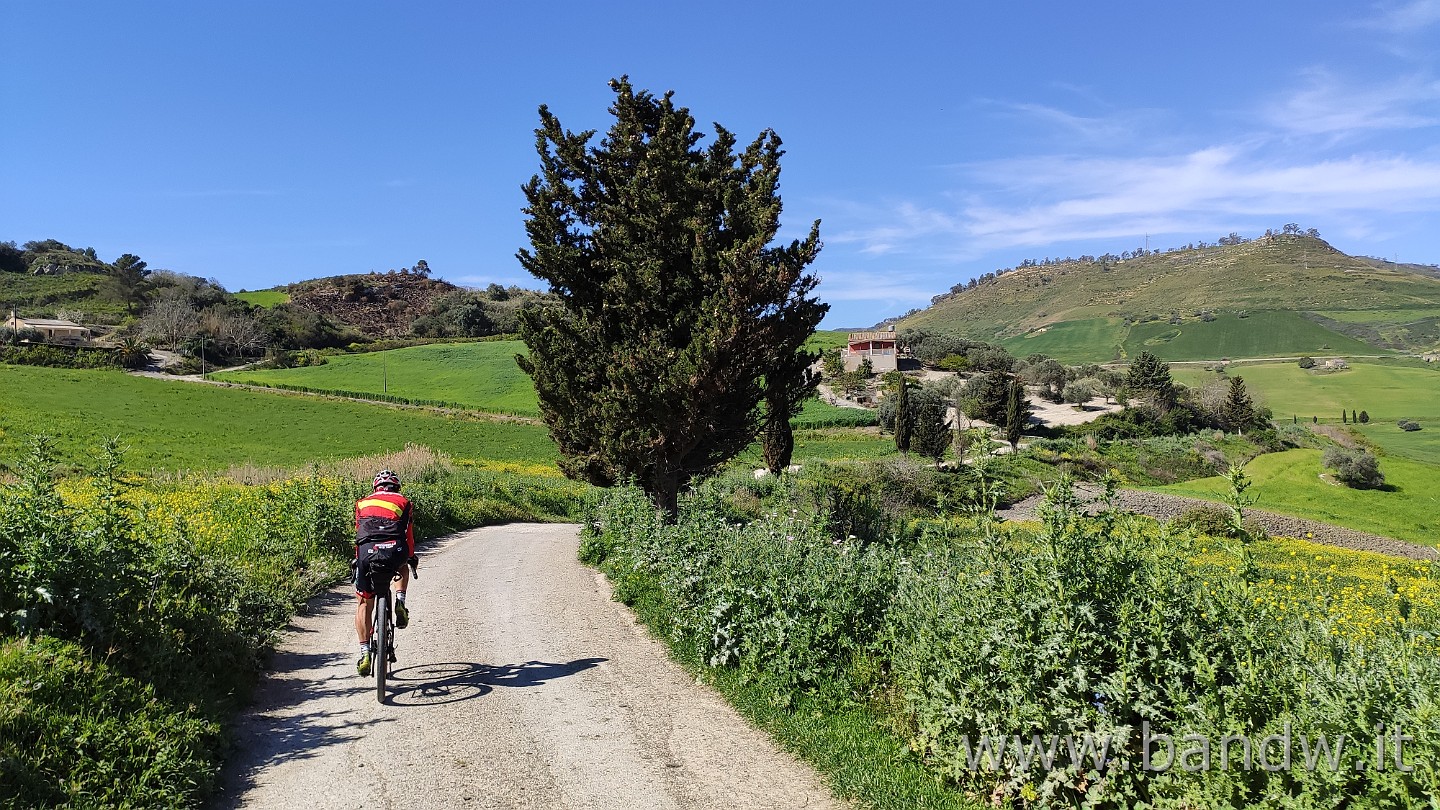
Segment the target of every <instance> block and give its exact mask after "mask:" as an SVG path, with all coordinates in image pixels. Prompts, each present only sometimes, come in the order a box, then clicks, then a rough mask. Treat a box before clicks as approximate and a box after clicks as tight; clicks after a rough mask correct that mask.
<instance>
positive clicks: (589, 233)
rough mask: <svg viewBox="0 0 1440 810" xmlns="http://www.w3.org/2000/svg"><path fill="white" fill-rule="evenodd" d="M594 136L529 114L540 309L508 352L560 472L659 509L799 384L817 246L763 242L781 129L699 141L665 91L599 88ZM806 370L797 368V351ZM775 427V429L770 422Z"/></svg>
mask: <svg viewBox="0 0 1440 810" xmlns="http://www.w3.org/2000/svg"><path fill="white" fill-rule="evenodd" d="M611 88H612V89H613V90H614V91H615V101H614V104H613V105H612V106H611V107H610V113H611V115H613V116H614V118H615V120H614V122H613V124H612V125H611V127H610V129H609V131H608V132H607V133H606V135H605V137H604V138H603V139H602V140H601V141H600V143H599V144H598V145H596V144H593V143H592V142H591V141H592V138H593V136H594V135H595V133H594V131H586V132H580V133H572V132H570V131H568V130H565V129H563V128H562V127H561V125H560V122H559V120H558V119H557V118H556V117H555V116H554V115H553V114H552V113H551V112H550V110H549V109H548V108H546V107H543V106H542V107H541V108H540V121H541V125H540V127H539V129H537V130H536V150H537V151H538V152H539V155H540V161H541V172H540V174H539V175H537V176H535V177H534V178H532V179H531V180H530V182H529V183H528V184H527V185H526V186H525V189H524V190H525V197H526V200H527V205H526V207H525V214H526V216H527V219H526V222H525V229H526V231H527V233H528V235H529V237H530V243H531V247H532V249H531V250H521V251H520V252H519V254H518V257H519V259H520V263H521V264H522V265H523V266H524V267H525V269H527V270H529V271H530V272H531V273H532V274H534V275H535V276H536V277H538V278H540V279H543V280H545V281H546V282H548V283H549V285H550V292H551V294H552V296H553V298H554V303H553V304H550V305H546V306H542V307H538V308H535V309H531V310H528V311H526V312H524V313H522V315H521V319H520V336H521V338H522V339H523V340H524V341H525V343H526V345H527V346H528V347H529V350H530V351H529V354H528V356H526V357H521V358H517V359H518V360H519V363H520V366H521V368H523V369H524V370H525V372H526V373H528V374H529V375H530V376H531V377H532V378H533V379H534V381H535V389H536V392H537V394H538V395H539V400H540V411H541V415H542V417H543V418H544V420H545V423H546V425H548V426H549V428H550V434H551V436H552V437H553V438H554V439H555V441H556V442H557V444H559V447H560V453H561V462H560V465H561V469H562V470H564V471H565V473H566V474H567V475H569V476H571V477H573V478H579V479H583V480H586V481H590V482H592V483H595V484H599V485H602V486H608V485H610V484H613V483H616V482H618V481H622V480H625V479H632V478H633V479H634V480H636V481H637V482H638V483H639V484H640V485H641V486H642V487H643V488H644V489H645V490H646V491H647V492H648V493H649V494H650V496H651V498H652V499H653V500H654V501H655V504H656V506H657V507H658V508H660V509H661V510H663V511H665V512H666V513H667V514H669V515H671V516H673V515H674V514H675V513H676V507H677V498H678V495H679V492H680V490H681V489H682V488H683V487H684V486H685V485H686V483H687V482H688V481H690V480H691V479H692V478H694V477H696V476H700V475H705V474H707V473H710V472H712V471H713V470H714V469H715V468H716V467H717V466H718V465H719V464H722V463H723V462H725V461H726V460H728V459H730V458H732V457H733V456H735V455H736V454H737V453H739V452H740V451H741V450H742V449H744V448H745V447H746V446H747V445H749V444H750V442H751V441H752V440H753V439H754V438H755V436H756V434H757V433H758V432H759V430H760V428H761V421H762V414H764V413H765V412H766V409H762V408H761V407H760V403H761V401H762V400H763V399H765V398H766V396H767V394H768V395H769V396H770V397H771V398H772V400H773V401H772V404H771V405H770V406H769V408H768V413H769V414H771V415H772V416H773V417H774V418H775V419H779V418H780V417H781V416H782V415H783V416H784V418H785V419H786V420H787V421H788V418H789V416H790V415H791V414H793V412H794V407H796V406H798V402H799V400H800V399H801V398H802V397H801V396H800V395H801V394H803V393H804V392H805V391H806V389H807V388H809V387H813V384H814V381H813V380H812V379H810V378H809V377H808V375H807V376H806V377H805V379H804V380H800V381H797V380H795V379H792V377H793V375H794V374H795V373H796V372H795V365H793V364H791V363H788V362H786V358H792V359H793V358H794V356H795V355H797V354H798V353H800V351H801V348H800V347H801V345H802V344H803V342H804V341H805V339H806V338H807V337H808V336H809V335H810V334H812V333H813V332H814V329H815V326H816V325H817V324H818V323H819V322H820V319H821V317H823V315H824V314H825V312H826V310H827V309H828V308H829V307H828V305H826V304H823V303H820V302H819V301H818V300H816V299H815V298H813V297H811V295H810V293H811V292H812V291H813V289H814V287H815V285H816V284H817V283H818V279H816V277H815V276H814V275H813V274H807V273H806V272H805V268H806V266H807V265H809V264H810V263H811V262H812V261H814V260H815V257H816V255H817V253H818V252H819V250H820V223H819V221H818V220H817V221H816V222H815V223H814V224H813V225H812V226H811V228H810V233H809V235H808V236H807V237H806V238H805V239H804V240H796V241H792V242H791V243H790V244H789V245H783V246H771V245H770V243H771V241H772V240H773V239H774V237H775V234H776V232H777V231H778V229H779V227H780V210H781V204H780V195H779V193H778V188H779V178H780V156H781V155H782V154H783V151H782V150H781V148H780V138H779V137H778V136H777V135H776V134H775V133H774V132H771V131H768V130H767V131H765V132H762V133H761V134H760V135H759V137H757V138H756V139H755V140H754V141H752V142H751V143H750V145H749V146H748V147H746V148H745V149H744V150H743V151H741V152H739V153H738V154H737V153H736V152H735V151H734V149H735V146H736V138H735V136H734V135H733V134H731V133H730V132H729V131H727V130H725V129H724V128H723V127H721V126H719V125H718V124H717V125H716V126H715V138H714V141H713V142H712V143H711V144H710V145H709V147H708V148H704V149H702V148H700V147H699V146H698V143H699V141H700V140H701V138H702V137H704V136H703V135H702V134H701V133H697V132H695V131H694V129H695V119H694V118H693V117H691V115H690V112H689V111H688V110H687V109H685V108H683V107H676V106H675V104H674V103H673V101H672V99H671V94H670V93H666V94H665V95H664V96H661V97H656V96H654V95H651V94H650V93H647V92H644V91H638V92H637V91H635V90H634V89H633V88H632V87H631V86H630V82H629V80H628V79H627V78H621V79H619V80H616V81H612V82H611ZM804 365H808V363H805V364H804ZM775 427H776V429H777V430H779V427H778V425H776V426H775Z"/></svg>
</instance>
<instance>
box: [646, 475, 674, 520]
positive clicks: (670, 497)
mask: <svg viewBox="0 0 1440 810" xmlns="http://www.w3.org/2000/svg"><path fill="white" fill-rule="evenodd" d="M650 500H651V501H652V502H653V503H654V504H655V511H657V512H659V513H660V516H661V517H662V518H664V520H665V522H666V523H668V524H672V525H673V524H674V523H675V521H676V520H677V519H678V518H679V517H680V475H679V473H674V472H670V473H659V474H657V475H656V476H655V479H654V489H652V490H651V492H650Z"/></svg>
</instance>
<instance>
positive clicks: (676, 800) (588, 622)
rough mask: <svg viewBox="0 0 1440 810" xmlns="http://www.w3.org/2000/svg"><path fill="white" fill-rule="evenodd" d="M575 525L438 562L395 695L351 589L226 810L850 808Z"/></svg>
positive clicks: (252, 740) (254, 729)
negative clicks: (645, 620) (665, 634)
mask: <svg viewBox="0 0 1440 810" xmlns="http://www.w3.org/2000/svg"><path fill="white" fill-rule="evenodd" d="M576 537H577V535H576V528H575V527H574V526H557V525H533V524H516V525H510V526H499V527H491V528H486V529H480V530H476V531H472V532H465V533H461V534H458V535H455V536H453V537H451V538H449V539H448V540H446V541H444V542H443V543H441V544H438V545H437V546H435V547H434V548H432V549H430V550H429V551H428V553H425V554H424V555H423V557H424V562H423V564H422V568H421V571H420V573H421V578H420V580H419V581H418V582H416V583H414V584H412V586H411V589H410V595H409V598H410V604H411V605H412V606H413V612H414V619H413V620H412V622H411V625H410V628H409V629H407V630H403V631H400V633H399V634H398V636H397V646H398V651H397V652H398V656H399V658H400V660H399V662H398V663H397V664H396V665H395V666H396V671H395V680H394V688H393V690H392V692H391V700H390V703H389V704H388V705H383V706H382V705H380V704H378V703H377V702H376V701H375V697H374V680H373V679H361V678H359V677H358V676H357V675H356V674H355V657H356V652H355V648H356V643H355V639H354V630H353V629H352V627H351V619H352V617H353V615H354V602H353V597H352V596H351V595H350V593H351V592H350V591H348V590H347V589H344V588H341V589H337V590H336V591H333V592H331V593H330V594H327V595H326V596H324V597H322V598H320V599H318V600H316V601H315V602H314V603H312V609H311V611H310V612H309V613H308V614H307V615H304V616H300V617H297V618H296V620H295V623H294V626H293V628H292V631H291V632H290V633H288V634H287V637H286V639H285V642H284V643H283V645H282V647H281V649H280V650H279V651H278V653H277V654H276V656H275V660H274V672H273V673H271V674H270V675H269V676H268V677H267V678H266V679H265V681H264V682H263V683H262V685H261V687H260V689H259V690H258V692H257V705H256V706H255V708H254V710H253V711H252V712H251V713H249V714H248V715H246V716H245V717H244V718H243V720H242V722H241V724H240V726H239V728H238V730H237V734H236V741H235V745H236V748H237V752H236V754H235V755H234V756H233V757H232V759H231V767H230V768H229V770H228V771H227V774H226V780H225V785H226V787H225V792H224V794H223V795H222V796H221V797H220V800H219V801H218V802H217V803H216V804H217V806H218V807H224V808H296V809H297V810H299V809H300V808H303V809H304V810H322V808H345V809H346V810H351V809H352V808H355V807H360V806H365V807H370V808H376V810H379V808H391V807H394V808H409V809H410V810H419V809H420V808H426V809H427V810H429V808H467V810H473V809H474V808H512V807H513V808H520V807H527V808H528V807H535V808H541V807H543V808H612V807H613V808H631V807H645V808H708V807H726V808H730V807H736V808H802V807H806V808H821V807H842V806H844V805H842V804H841V803H839V802H837V801H836V800H834V799H833V798H832V797H831V796H830V793H829V792H828V790H827V789H826V788H825V787H824V785H823V784H822V782H821V781H820V779H819V777H818V776H816V774H815V773H814V772H813V771H811V770H810V769H809V768H807V767H805V766H803V765H801V764H799V763H797V762H796V761H795V760H794V759H793V758H792V757H790V756H789V755H787V754H785V753H783V752H780V751H778V750H777V749H776V747H775V745H774V743H773V742H771V741H770V739H769V738H768V737H766V736H765V735H764V734H762V733H761V732H759V731H757V730H755V729H754V728H752V727H751V726H749V725H748V724H747V723H746V722H745V721H744V720H742V719H741V718H740V717H739V716H738V715H737V714H736V713H735V712H734V711H733V710H732V709H731V708H730V707H729V706H728V705H726V704H725V703H724V701H723V700H721V699H720V697H719V696H718V695H716V694H715V693H714V692H712V691H711V690H709V689H708V688H706V687H703V686H700V685H697V684H696V683H695V681H694V679H693V678H691V677H690V676H688V675H687V674H686V673H685V671H684V670H683V669H681V668H680V667H678V666H676V665H675V664H674V663H672V662H671V661H670V660H669V659H668V658H667V657H666V655H665V652H664V650H663V649H662V647H661V645H660V644H659V643H657V642H656V641H654V640H653V639H651V638H650V637H649V635H648V634H647V633H646V631H645V630H644V628H642V627H639V626H637V625H636V623H635V621H634V619H633V618H632V617H631V615H630V613H629V611H628V610H627V609H626V608H625V607H624V606H622V605H619V604H617V603H615V602H613V601H611V600H610V591H609V588H608V586H607V584H606V583H605V581H604V579H603V578H602V577H601V576H600V575H599V574H597V573H596V572H594V571H592V570H590V569H588V568H585V567H584V566H582V565H580V564H579V563H578V562H577V561H576V559H575V553H576V544H577V539H576Z"/></svg>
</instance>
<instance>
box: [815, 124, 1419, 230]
mask: <svg viewBox="0 0 1440 810" xmlns="http://www.w3.org/2000/svg"><path fill="white" fill-rule="evenodd" d="M967 174H968V175H969V177H970V179H971V180H972V181H973V182H974V184H975V186H976V187H977V189H979V190H975V191H972V192H971V193H970V194H969V196H968V197H967V198H966V199H965V201H963V202H962V203H961V204H960V205H959V206H958V207H957V208H956V209H955V210H947V209H945V208H942V207H939V206H930V207H926V206H922V205H919V204H916V203H904V204H899V205H895V206H893V207H892V208H891V209H890V210H889V211H888V212H886V211H874V212H872V215H871V218H870V221H871V222H874V223H877V224H875V225H873V226H870V227H866V228H860V229H855V230H850V231H845V232H842V233H840V234H838V235H836V236H832V237H831V238H830V240H829V241H832V242H836V243H841V244H846V243H848V244H854V245H856V246H857V247H858V249H859V250H860V251H861V252H862V253H876V252H883V251H894V252H902V251H903V252H905V253H907V254H917V253H920V254H923V253H940V252H944V251H949V252H951V254H952V255H953V256H955V257H960V256H964V255H967V254H968V255H978V254H980V253H983V252H985V251H988V250H993V249H996V248H1002V247H1011V246H1022V245H1027V246H1029V245H1044V244H1051V243H1059V242H1065V241H1074V240H1090V239H1106V238H1108V239H1118V238H1132V237H1135V236H1137V235H1141V234H1146V233H1150V234H1164V233H1197V232H1198V233H1206V232H1215V233H1224V232H1226V231H1229V230H1231V229H1233V228H1234V227H1235V223H1236V222H1237V221H1238V220H1244V219H1251V220H1264V219H1267V218H1270V217H1293V216H1298V215H1302V214H1303V215H1305V216H1308V217H1319V216H1327V215H1333V214H1342V213H1347V212H1358V213H1365V214H1398V213H1403V212H1412V211H1423V210H1428V209H1430V208H1433V207H1434V206H1436V205H1437V203H1440V160H1423V159H1416V158H1409V157H1403V156H1390V155H1355V156H1352V157H1348V158H1344V159H1339V160H1313V161H1309V162H1292V163H1288V164H1287V163H1280V162H1278V161H1276V160H1275V159H1274V158H1273V157H1270V156H1268V155H1265V154H1262V153H1261V152H1260V151H1259V150H1258V149H1256V148H1254V147H1253V146H1245V145H1235V146H1224V147H1213V148H1209V149H1202V150H1197V151H1194V152H1190V153H1185V154H1179V155H1171V156H1163V157H1146V158H1083V157H1060V156H1047V157H1040V158H1031V159H1014V160H1005V161H996V162H989V163H983V164H976V165H973V166H970V167H968V170H967ZM1037 200H1039V202H1036V201H1037Z"/></svg>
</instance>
